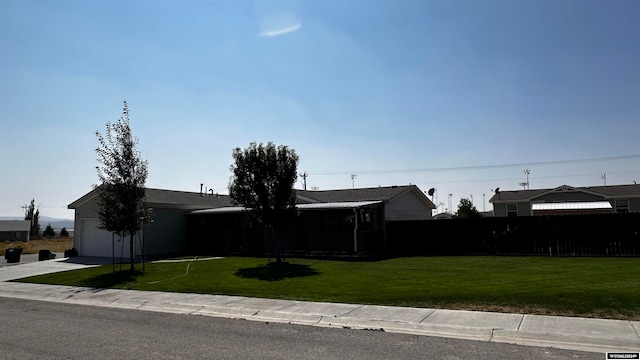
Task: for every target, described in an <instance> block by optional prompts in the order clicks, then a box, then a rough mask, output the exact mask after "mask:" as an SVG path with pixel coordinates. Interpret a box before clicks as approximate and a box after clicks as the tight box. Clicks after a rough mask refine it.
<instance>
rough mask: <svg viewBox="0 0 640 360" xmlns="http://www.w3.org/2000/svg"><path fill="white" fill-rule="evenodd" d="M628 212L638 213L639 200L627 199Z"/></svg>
mask: <svg viewBox="0 0 640 360" xmlns="http://www.w3.org/2000/svg"><path fill="white" fill-rule="evenodd" d="M629 212H640V199H629Z"/></svg>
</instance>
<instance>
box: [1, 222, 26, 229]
mask: <svg viewBox="0 0 640 360" xmlns="http://www.w3.org/2000/svg"><path fill="white" fill-rule="evenodd" d="M30 229H31V221H30V220H0V231H29V230H30Z"/></svg>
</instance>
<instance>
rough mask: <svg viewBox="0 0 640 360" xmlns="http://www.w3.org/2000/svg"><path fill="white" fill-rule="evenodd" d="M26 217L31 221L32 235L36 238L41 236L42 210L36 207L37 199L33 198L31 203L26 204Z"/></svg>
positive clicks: (24, 207)
mask: <svg viewBox="0 0 640 360" xmlns="http://www.w3.org/2000/svg"><path fill="white" fill-rule="evenodd" d="M22 208H23V209H24V219H25V220H29V221H31V226H30V228H29V233H30V234H31V235H30V237H31V238H34V239H38V238H40V210H39V209H37V208H36V199H31V203H30V204H29V205H24V206H23V207H22Z"/></svg>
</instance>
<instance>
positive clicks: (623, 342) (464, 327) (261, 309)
mask: <svg viewBox="0 0 640 360" xmlns="http://www.w3.org/2000/svg"><path fill="white" fill-rule="evenodd" d="M109 260H110V259H109ZM100 263H104V260H101V259H90V258H84V259H83V258H72V259H56V260H47V261H41V262H32V263H26V264H22V265H18V266H10V267H4V268H0V281H2V282H0V296H2V297H11V298H20V299H31V300H43V301H54V302H62V303H68V304H82V305H92V306H106V307H116V308H125V309H138V310H147V311H159V312H168V313H177V314H191V315H204V316H215V317H225V318H237V319H246V320H254V321H265V322H279V323H292V324H303V325H313V326H324V327H342V328H352V329H368V330H377V331H388V332H396V333H407V334H417V335H428V336H440V337H451V338H460V339H469V340H479V341H491V342H501V343H511V344H521V345H530V346H543V347H547V346H548V347H555V348H561V349H568V350H581V351H590V352H601V353H604V352H620V351H631V352H638V351H640V336H639V335H638V334H639V333H640V322H638V321H622V320H605V319H585V318H573V317H559V316H541V315H523V314H503V313H490V312H477V311H454V310H441V309H425V308H406V307H389V306H373V305H357V304H340V303H317V302H303V301H286V300H274V299H260V298H249V297H241V296H222V295H200V294H183V293H165V292H154V291H137V290H113V289H93V288H82V287H70V286H55V285H41V284H25V283H16V282H6V281H8V280H12V279H17V278H21V277H27V276H32V275H39V274H45V273H51V272H59V271H66V270H73V269H79V268H83V267H87V266H97V265H99V264H100Z"/></svg>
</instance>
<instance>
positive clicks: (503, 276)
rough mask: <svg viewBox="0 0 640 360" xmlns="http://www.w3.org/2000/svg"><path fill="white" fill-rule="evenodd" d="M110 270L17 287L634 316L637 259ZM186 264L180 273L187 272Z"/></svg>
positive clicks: (639, 277)
mask: <svg viewBox="0 0 640 360" xmlns="http://www.w3.org/2000/svg"><path fill="white" fill-rule="evenodd" d="M266 263H267V261H266V259H258V258H225V259H221V260H209V261H195V262H180V263H154V264H147V268H146V273H145V274H144V275H143V274H141V273H134V274H133V275H131V274H130V273H128V272H125V271H123V272H116V273H112V270H111V269H112V267H111V265H107V266H102V267H99V268H93V269H86V270H80V271H69V272H64V273H58V274H51V275H45V276H38V277H33V278H29V279H23V280H21V281H27V282H38V283H48V284H64V285H76V286H90V287H100V288H105V287H112V288H121V289H137V290H158V291H175V292H192V293H207V294H226V295H243V296H252V297H263V298H278V299H296V300H312V301H326V302H345V303H360V304H380V305H394V306H414V307H430V308H447V309H469V310H486V311H503V312H518V313H530V314H553V315H569V316H588V317H600V318H614V319H625V320H640V258H548V257H491V256H474V257H415V258H400V259H391V260H383V261H374V262H346V261H324V260H303V259H290V260H289V265H287V266H265V265H266ZM187 267H188V273H187ZM137 268H138V269H141V266H140V265H138V266H137Z"/></svg>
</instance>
